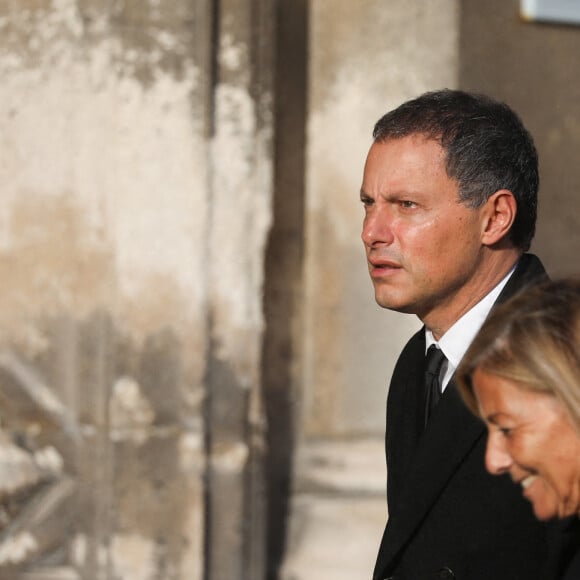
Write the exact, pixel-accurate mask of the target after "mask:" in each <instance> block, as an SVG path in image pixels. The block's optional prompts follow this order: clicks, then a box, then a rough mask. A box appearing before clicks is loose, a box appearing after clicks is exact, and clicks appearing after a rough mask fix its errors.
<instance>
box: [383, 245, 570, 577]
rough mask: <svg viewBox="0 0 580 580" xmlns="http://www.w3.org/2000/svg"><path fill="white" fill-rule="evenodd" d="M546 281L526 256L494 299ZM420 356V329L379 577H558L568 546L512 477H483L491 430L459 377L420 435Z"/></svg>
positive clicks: (391, 439)
mask: <svg viewBox="0 0 580 580" xmlns="http://www.w3.org/2000/svg"><path fill="white" fill-rule="evenodd" d="M546 277H547V276H546V272H545V270H544V268H543V266H542V265H541V263H540V261H539V260H538V259H537V258H536V257H535V256H532V255H529V254H526V255H524V256H522V258H521V259H520V261H519V262H518V265H517V267H516V270H515V272H514V274H513V275H512V277H511V278H510V280H509V281H508V283H507V284H506V287H505V288H504V290H503V291H502V293H501V295H500V297H499V299H498V302H501V301H505V300H506V299H507V298H509V297H510V296H512V295H513V294H515V293H516V292H517V291H519V290H521V289H522V288H524V287H526V286H527V285H529V284H532V283H534V282H537V281H538V280H541V279H545V278H546ZM424 360H425V335H424V331H423V330H421V331H419V332H418V333H417V334H415V336H413V337H412V338H411V340H410V341H409V342H408V343H407V345H406V346H405V348H404V350H403V352H402V353H401V355H400V357H399V360H398V361H397V364H396V366H395V370H394V372H393V378H392V381H391V385H390V389H389V395H388V402H387V431H386V453H387V498H388V506H389V519H388V522H387V526H386V528H385V532H384V535H383V539H382V542H381V546H380V549H379V554H378V558H377V563H376V566H375V572H374V576H373V578H374V579H375V580H383V579H384V578H394V579H397V580H399V579H401V580H429V579H433V580H435V579H444V578H456V579H458V580H518V579H520V578H521V579H522V580H533V579H539V578H542V579H543V578H557V577H559V575H560V573H561V569H560V568H559V565H560V563H561V562H562V557H561V547H562V546H561V545H560V544H561V542H563V541H564V540H563V539H562V537H561V536H560V534H559V533H558V531H557V530H556V531H554V530H553V529H550V526H547V525H546V524H544V523H541V522H538V521H537V520H536V519H535V517H534V514H533V511H532V509H531V505H530V504H529V503H528V501H527V500H525V499H524V498H523V497H522V493H521V490H520V488H519V486H516V485H514V484H513V483H512V481H511V480H510V479H509V477H508V476H500V477H498V476H491V475H489V474H488V473H487V472H486V470H485V466H484V452H485V445H486V437H485V426H484V424H483V422H481V421H480V420H479V419H478V418H476V417H474V416H473V415H472V414H471V413H470V412H469V411H468V410H467V408H466V407H465V405H464V404H463V402H462V400H461V398H460V395H459V393H458V391H457V388H456V386H455V384H454V382H453V379H452V380H451V382H450V383H449V385H448V386H447V388H446V389H445V392H444V394H443V397H442V399H441V401H440V403H439V404H438V405H437V407H436V408H435V410H434V412H433V414H432V415H431V418H430V419H429V424H428V426H427V428H426V429H425V430H424V428H423V373H424ZM573 541H575V542H577V541H578V540H575V539H574V540H573ZM576 545H578V544H576ZM546 568H548V570H547V571H546V572H543V571H542V570H545V569H546Z"/></svg>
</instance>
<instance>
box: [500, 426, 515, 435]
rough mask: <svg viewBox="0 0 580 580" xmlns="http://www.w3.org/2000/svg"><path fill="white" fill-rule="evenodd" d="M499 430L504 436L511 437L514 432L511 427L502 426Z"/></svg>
mask: <svg viewBox="0 0 580 580" xmlns="http://www.w3.org/2000/svg"><path fill="white" fill-rule="evenodd" d="M499 432H500V433H501V434H502V435H503V436H504V437H509V436H510V435H511V434H512V430H511V429H509V428H508V427H500V428H499Z"/></svg>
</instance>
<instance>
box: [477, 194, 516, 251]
mask: <svg viewBox="0 0 580 580" xmlns="http://www.w3.org/2000/svg"><path fill="white" fill-rule="evenodd" d="M517 210H518V207H517V202H516V198H515V197H514V194H513V193H512V192H511V191H510V190H509V189H500V190H499V191H496V192H495V193H494V194H493V195H492V196H491V197H490V198H489V199H488V200H487V201H486V203H485V205H484V207H483V215H484V218H485V221H484V223H483V225H484V230H483V233H482V237H481V241H482V243H483V244H484V245H486V246H492V245H494V244H497V243H498V242H499V241H501V240H502V239H504V238H506V237H507V235H508V233H509V231H510V229H511V227H512V225H513V223H514V220H515V219H516V212H517Z"/></svg>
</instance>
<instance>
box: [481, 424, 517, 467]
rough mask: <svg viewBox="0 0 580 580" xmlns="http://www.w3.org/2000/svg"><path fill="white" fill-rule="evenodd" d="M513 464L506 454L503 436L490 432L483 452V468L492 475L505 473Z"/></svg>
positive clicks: (496, 432) (509, 456)
mask: <svg viewBox="0 0 580 580" xmlns="http://www.w3.org/2000/svg"><path fill="white" fill-rule="evenodd" d="M512 463H513V459H512V457H511V455H510V454H509V453H508V451H507V448H506V444H505V441H504V436H503V435H502V434H501V433H500V432H498V431H490V432H489V434H488V437H487V448H486V450H485V467H486V469H487V470H488V471H489V472H490V473H491V474H492V475H501V474H502V473H507V471H508V470H509V468H510V467H511V465H512Z"/></svg>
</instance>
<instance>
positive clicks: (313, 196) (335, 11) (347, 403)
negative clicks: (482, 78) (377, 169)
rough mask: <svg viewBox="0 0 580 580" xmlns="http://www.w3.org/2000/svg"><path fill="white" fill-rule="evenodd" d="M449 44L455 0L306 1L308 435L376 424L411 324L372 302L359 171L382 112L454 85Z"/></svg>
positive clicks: (380, 424)
mask: <svg viewBox="0 0 580 580" xmlns="http://www.w3.org/2000/svg"><path fill="white" fill-rule="evenodd" d="M442 30H443V31H445V34H444V35H442V34H441V31H442ZM457 38H458V37H457V6H456V2H455V1H454V0H438V1H436V2H428V3H417V2H416V3H408V2H403V1H398V0H393V1H391V2H388V3H383V2H376V1H372V0H365V1H364V2H357V3H356V4H355V3H349V2H342V1H341V2H336V1H330V0H326V1H325V0H316V1H313V2H312V3H311V27H310V71H309V79H310V85H309V108H310V115H309V118H308V158H307V182H306V258H305V308H306V312H305V322H306V326H305V329H304V337H305V342H304V377H303V381H304V391H305V401H304V413H303V415H304V429H305V431H306V432H307V433H313V434H316V433H318V434H330V433H333V434H337V435H340V434H342V435H345V434H347V435H348V434H362V435H366V434H369V433H375V434H378V433H380V432H382V430H383V428H384V412H383V409H384V401H385V394H386V385H387V384H388V382H387V381H388V377H389V375H390V371H391V369H392V367H393V365H394V362H395V360H396V356H397V353H398V351H399V350H400V348H401V347H402V345H403V344H404V341H405V340H406V338H407V337H408V336H410V335H411V333H412V331H413V330H414V329H415V328H417V327H418V323H417V321H416V320H415V319H414V317H410V316H404V315H398V314H396V313H393V312H389V311H385V310H381V309H380V308H379V307H378V306H376V305H375V303H374V298H373V291H372V286H371V283H370V280H369V277H368V273H367V272H366V264H365V259H364V251H363V246H362V242H361V240H360V232H361V227H362V208H361V207H360V202H359V192H360V184H361V180H362V171H363V165H364V160H365V157H366V154H367V151H368V148H369V147H370V144H371V133H372V128H373V125H374V123H375V122H376V121H377V120H378V119H379V117H380V116H382V115H383V114H384V113H386V112H387V111H388V110H389V109H391V108H392V107H394V106H396V105H397V104H399V103H400V102H402V101H404V100H405V99H407V98H410V97H412V96H414V95H416V94H418V93H421V92H423V91H426V90H429V89H431V88H433V87H441V86H454V85H455V84H456V82H457V63H458V55H457ZM434 45H436V46H437V50H433V48H432V47H433V46H434Z"/></svg>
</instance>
